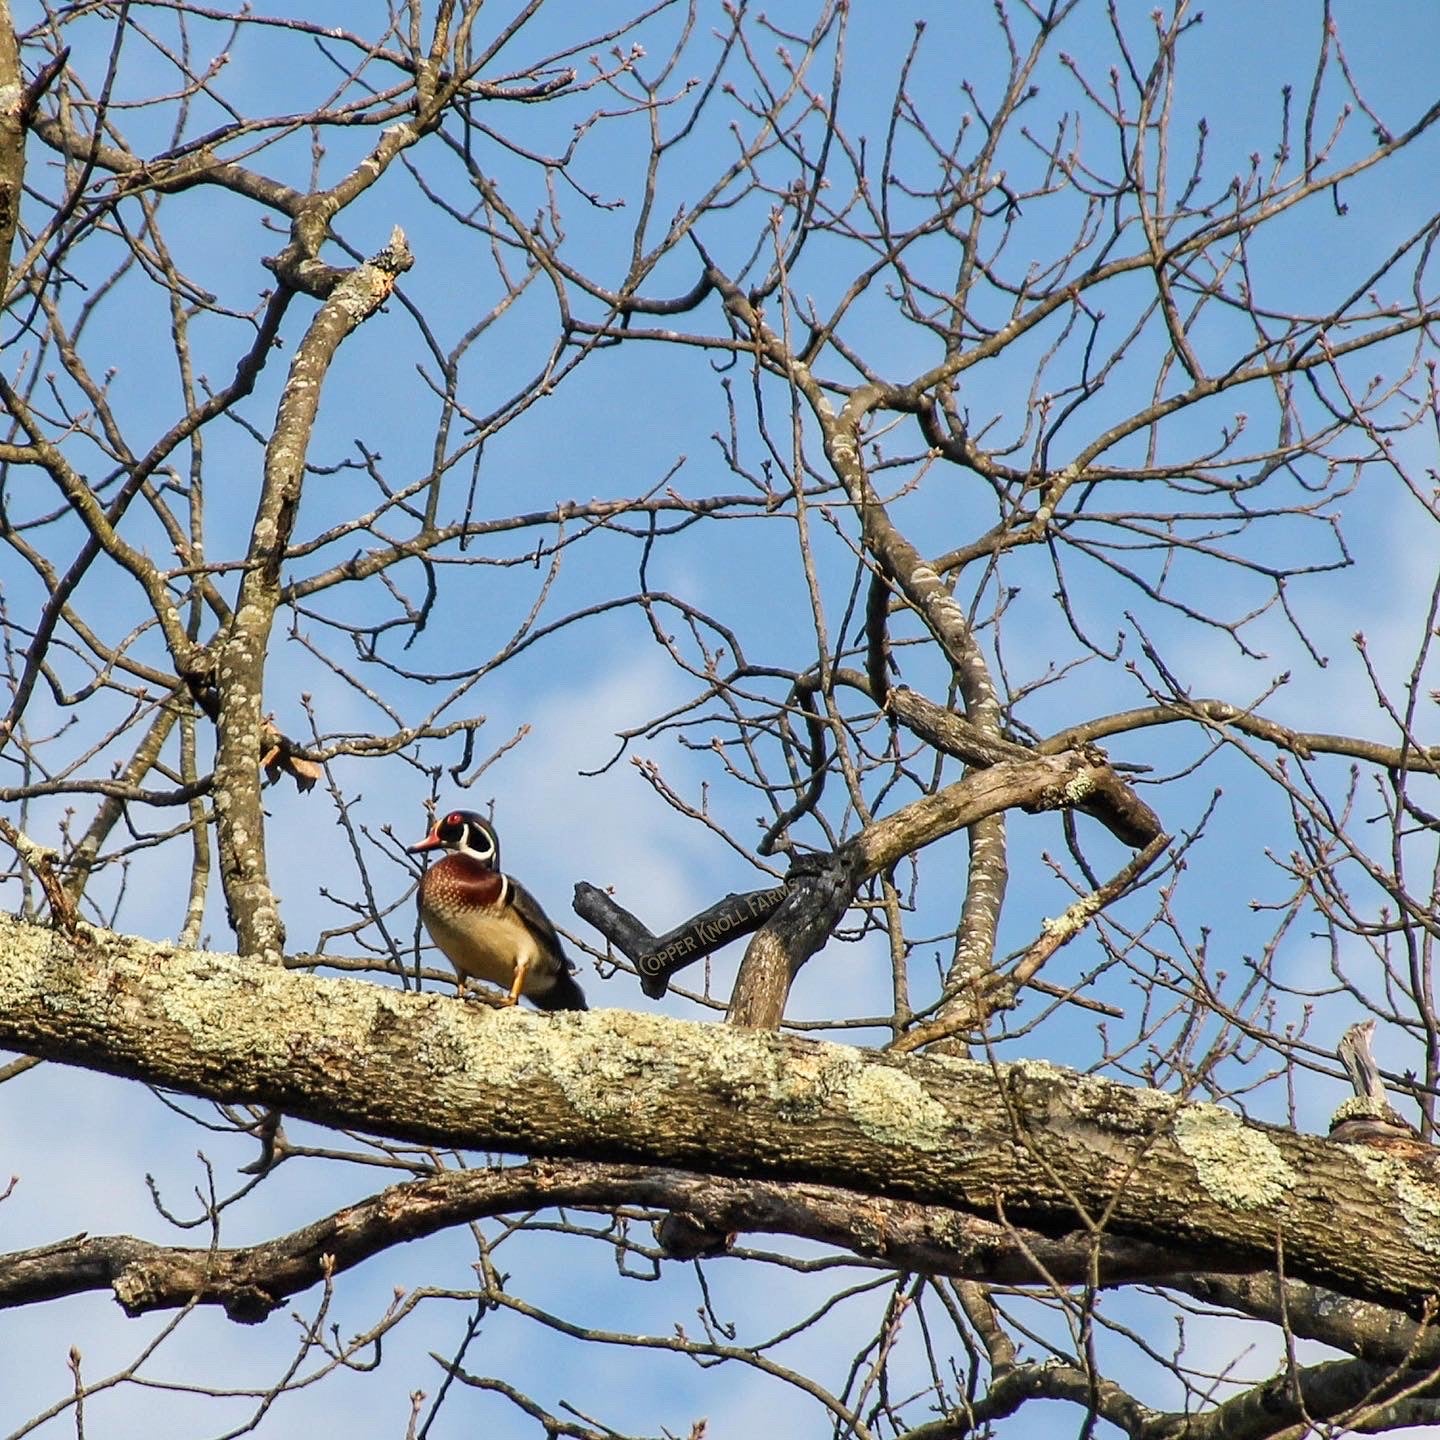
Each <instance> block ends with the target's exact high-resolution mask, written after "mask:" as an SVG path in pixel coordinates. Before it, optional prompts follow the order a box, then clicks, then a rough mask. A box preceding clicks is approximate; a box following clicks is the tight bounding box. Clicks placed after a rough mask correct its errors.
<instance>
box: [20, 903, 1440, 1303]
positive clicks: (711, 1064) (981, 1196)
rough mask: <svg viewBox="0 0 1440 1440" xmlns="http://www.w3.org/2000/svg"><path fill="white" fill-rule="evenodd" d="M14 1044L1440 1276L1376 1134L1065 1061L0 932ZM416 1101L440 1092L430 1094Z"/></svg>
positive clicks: (302, 1104)
mask: <svg viewBox="0 0 1440 1440" xmlns="http://www.w3.org/2000/svg"><path fill="white" fill-rule="evenodd" d="M0 950H3V953H4V955H5V964H4V965H3V966H0V1043H3V1044H5V1045H7V1046H10V1047H13V1048H16V1049H19V1050H22V1051H24V1052H25V1053H28V1054H34V1055H41V1056H45V1057H47V1058H52V1059H56V1060H63V1061H68V1062H70V1063H74V1064H80V1065H84V1066H87V1067H89V1068H93V1069H97V1070H103V1071H106V1072H109V1073H112V1074H116V1075H122V1076H128V1077H131V1078H136V1079H143V1080H146V1081H148V1082H150V1083H152V1084H158V1085H163V1086H168V1087H171V1088H173V1089H177V1090H180V1091H184V1092H186V1093H190V1094H196V1095H203V1096H207V1097H209V1098H211V1099H215V1100H219V1101H229V1102H263V1103H265V1104H267V1105H272V1106H275V1107H277V1108H279V1109H282V1110H284V1112H285V1113H287V1114H293V1115H296V1116H299V1117H302V1118H306V1119H310V1120H313V1121H316V1122H317V1123H320V1124H328V1125H338V1126H344V1127H348V1128H355V1129H361V1130H370V1131H375V1132H378V1133H382V1134H385V1135H390V1136H393V1137H395V1138H398V1139H404V1140H412V1141H420V1142H423V1143H427V1144H436V1145H442V1146H455V1147H459V1148H465V1149H473V1150H504V1151H512V1152H518V1153H523V1154H526V1155H531V1156H537V1157H567V1156H568V1157H575V1158H578V1159H588V1160H597V1161H605V1162H631V1163H638V1164H646V1165H659V1166H664V1167H673V1168H679V1169H684V1170H689V1171H698V1172H703V1173H708V1174H716V1175H725V1176H732V1177H742V1178H755V1179H761V1180H775V1181H787V1180H793V1181H804V1182H809V1183H819V1184H825V1185H841V1186H843V1187H845V1188H846V1189H849V1190H852V1191H856V1192H858V1193H861V1194H875V1195H879V1196H883V1197H887V1198H893V1199H899V1200H912V1201H919V1202H921V1203H926V1204H941V1205H945V1206H948V1207H951V1208H953V1209H957V1210H961V1211H964V1212H966V1213H970V1214H977V1215H981V1216H984V1217H988V1218H991V1219H998V1218H1002V1217H1001V1216H997V1213H996V1197H997V1196H1002V1197H1004V1200H1003V1212H1004V1216H1003V1218H1009V1219H1012V1220H1014V1221H1015V1222H1017V1223H1020V1224H1023V1225H1025V1226H1027V1227H1030V1228H1033V1229H1035V1230H1038V1231H1040V1232H1041V1233H1045V1234H1063V1233H1069V1232H1070V1231H1073V1230H1074V1229H1076V1228H1077V1224H1085V1223H1098V1222H1099V1221H1100V1218H1101V1217H1102V1216H1103V1217H1105V1226H1106V1228H1108V1229H1111V1230H1113V1231H1114V1233H1115V1234H1117V1235H1118V1236H1121V1237H1127V1238H1133V1239H1139V1240H1144V1241H1146V1242H1148V1243H1152V1244H1157V1245H1164V1244H1171V1245H1175V1246H1179V1247H1184V1248H1185V1249H1186V1250H1190V1251H1193V1250H1194V1249H1195V1248H1196V1247H1199V1248H1200V1249H1201V1250H1202V1251H1203V1252H1205V1253H1207V1254H1208V1253H1213V1254H1214V1255H1215V1257H1216V1261H1217V1268H1226V1267H1229V1268H1232V1269H1253V1270H1257V1271H1263V1270H1266V1269H1268V1268H1270V1267H1271V1266H1272V1265H1273V1263H1274V1256H1275V1252H1276V1246H1277V1244H1278V1245H1281V1246H1283V1250H1284V1256H1285V1267H1286V1273H1287V1274H1288V1275H1292V1276H1295V1277H1297V1278H1300V1279H1304V1280H1307V1281H1310V1282H1312V1283H1315V1284H1321V1285H1324V1286H1326V1287H1327V1288H1329V1289H1332V1290H1336V1291H1338V1292H1340V1293H1342V1294H1347V1295H1352V1296H1356V1297H1359V1298H1363V1299H1370V1300H1375V1301H1379V1302H1381V1303H1383V1304H1386V1305H1391V1306H1398V1307H1402V1308H1403V1307H1419V1306H1420V1305H1421V1304H1423V1303H1424V1301H1425V1298H1426V1297H1427V1296H1428V1295H1429V1294H1430V1293H1431V1292H1432V1291H1434V1290H1436V1289H1437V1288H1440V1261H1437V1259H1436V1256H1437V1254H1440V1187H1437V1185H1436V1184H1435V1182H1434V1178H1433V1176H1432V1175H1431V1174H1430V1173H1429V1172H1428V1170H1426V1169H1424V1168H1423V1167H1414V1166H1411V1165H1408V1164H1407V1163H1406V1162H1403V1161H1398V1160H1395V1159H1392V1158H1390V1157H1387V1156H1385V1155H1382V1154H1377V1153H1375V1152H1373V1151H1369V1150H1366V1149H1365V1148H1364V1147H1355V1146H1344V1145H1334V1144H1331V1143H1329V1142H1327V1141H1323V1140H1319V1139H1316V1138H1313V1137H1308V1136H1301V1135H1295V1134H1293V1133H1291V1132H1289V1131H1285V1130H1279V1129H1276V1128H1274V1127H1269V1126H1260V1125H1254V1124H1246V1123H1243V1122H1242V1121H1241V1120H1240V1119H1239V1117H1238V1116H1236V1115H1234V1114H1233V1113H1231V1112H1229V1111H1226V1110H1223V1109H1219V1108H1217V1107H1215V1106H1211V1105H1196V1104H1182V1103H1180V1102H1178V1101H1177V1100H1176V1099H1175V1097H1173V1096H1171V1095H1168V1094H1164V1093H1161V1092H1157V1091H1147V1090H1137V1089H1131V1088H1128V1087H1126V1086H1123V1085H1119V1084H1115V1083H1113V1082H1109V1081H1102V1080H1096V1079H1087V1078H1084V1077H1081V1076H1079V1075H1076V1074H1074V1073H1071V1072H1068V1071H1065V1070H1061V1069H1059V1068H1057V1067H1055V1066H1051V1065H1047V1064H1039V1063H1034V1062H1020V1063H1016V1064H1011V1065H1001V1066H996V1067H992V1066H990V1065H987V1064H982V1063H980V1062H971V1061H960V1060H954V1059H948V1058H945V1059H921V1058H915V1057H889V1056H879V1055H875V1054H870V1053H866V1052H862V1051H859V1050H856V1049H853V1048H848V1047H843V1046H838V1045H832V1044H823V1043H819V1042H812V1041H803V1040H798V1039H794V1038H790V1037H786V1036H782V1035H778V1034H775V1033H773V1032H750V1031H745V1030H742V1029H739V1028H737V1027H735V1026H711V1025H696V1024H691V1023H685V1022H681V1021H677V1020H670V1019H665V1018H662V1017H659V1016H653V1015H641V1014H635V1013H632V1012H628V1011H623V1010H610V1011H598V1012H592V1013H591V1014H588V1015H563V1016H542V1015H536V1014H531V1013H528V1012H523V1011H520V1010H518V1009H514V1010H508V1009H507V1010H501V1011H495V1010H490V1009H484V1010H480V1009H478V1008H477V1007H474V1006H470V1005H467V1004H465V1003H464V1002H463V1001H460V1000H455V999H451V998H449V997H442V996H438V995H413V994H405V993H402V992H399V991H397V990H394V989H390V988H387V987H383V986H379V985H371V984H366V983H363V982H356V981H349V980H326V979H314V978H312V977H309V976H305V975H301V974H296V973H292V972H289V971H286V970H284V969H283V968H281V967H279V966H270V965H263V964H256V963H254V962H251V961H246V960H242V959H238V958H235V957H232V956H226V955H220V954H215V953H210V952H201V951H182V950H177V949H170V948H167V947H165V946H161V945H157V944H155V943H154V942H150V941H143V940H133V939H127V938H123V937H116V936H112V935H109V934H107V933H104V932H96V933H95V934H94V935H93V936H91V937H90V939H89V942H88V943H85V944H81V943H79V942H77V941H75V940H73V939H70V938H69V937H66V936H64V935H61V934H59V933H57V932H54V931H51V930H48V929H45V928H42V927H39V926H32V925H26V924H24V923H23V922H20V921H16V920H12V919H9V918H5V919H0ZM416 1096H423V1097H424V1103H423V1104H419V1105H417V1103H416Z"/></svg>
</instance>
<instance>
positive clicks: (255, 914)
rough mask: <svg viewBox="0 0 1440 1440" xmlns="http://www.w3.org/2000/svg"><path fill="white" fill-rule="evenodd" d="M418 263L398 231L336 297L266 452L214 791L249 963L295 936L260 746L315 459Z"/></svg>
mask: <svg viewBox="0 0 1440 1440" xmlns="http://www.w3.org/2000/svg"><path fill="white" fill-rule="evenodd" d="M413 263H414V261H413V258H412V257H411V254H410V250H409V247H408V246H407V245H406V243H405V236H404V235H403V233H402V232H401V231H399V230H398V229H397V230H396V231H395V232H394V234H393V235H392V236H391V239H390V243H389V245H388V246H386V248H385V249H383V250H382V251H380V253H379V254H378V255H376V256H375V257H374V259H372V260H371V261H369V262H368V263H367V264H364V265H360V266H357V267H356V268H355V270H353V271H352V272H351V273H350V274H349V275H348V276H347V277H346V278H345V279H344V280H343V281H342V282H341V283H340V284H339V285H337V286H336V287H335V289H334V290H333V291H332V292H331V294H330V296H329V298H328V299H327V300H326V301H325V303H324V304H323V305H321V307H320V309H319V310H318V311H317V312H316V314H315V318H314V319H313V320H312V321H311V322H310V328H309V330H308V331H307V332H306V334H305V338H304V339H303V340H302V341H301V342H300V346H299V348H298V349H297V351H296V353H295V359H294V361H293V362H292V363H291V366H290V374H289V377H288V379H287V380H286V383H285V389H284V391H283V393H282V395H281V398H280V409H279V414H278V415H277V416H276V420H275V429H274V432H273V434H272V435H271V437H270V442H269V444H268V445H267V446H266V448H265V477H264V482H263V484H262V486H261V491H260V501H259V504H258V506H257V507H256V511H255V519H254V523H253V526H252V528H251V540H250V548H249V553H248V555H247V556H246V562H245V572H244V576H243V578H242V579H241V582H240V593H239V597H238V600H237V603H236V606H235V613H234V616H233V618H232V621H231V624H230V626H229V627H228V629H227V631H226V633H225V635H224V638H223V639H222V640H221V642H220V643H219V645H218V647H217V658H216V670H215V676H216V684H217V689H218V702H219V707H218V713H217V715H216V751H215V779H214V789H215V816H216V822H217V823H216V830H217V840H218V849H219V856H220V877H221V880H222V882H223V884H224V888H225V902H226V905H227V906H228V908H229V911H230V917H231V923H232V924H233V925H234V927H235V935H236V939H237V941H238V944H239V949H240V952H241V954H244V955H256V956H260V957H262V958H264V959H266V960H269V961H271V962H272V963H275V964H279V963H280V962H281V961H282V960H283V958H284V951H285V928H284V926H283V925H282V924H281V921H280V912H279V908H278V906H277V905H276V903H275V896H274V893H273V891H272V890H271V888H270V882H269V876H268V874H267V870H266V864H265V824H264V814H263V810H262V807H261V803H260V737H261V729H262V715H263V710H264V698H265V696H264V690H265V660H266V656H267V654H268V651H269V646H270V632H271V629H272V628H273V626H274V623H275V611H276V607H277V606H278V604H279V598H280V562H281V559H282V558H283V556H284V554H285V550H286V546H287V545H288V544H289V541H290V535H291V532H292V531H293V529H294V526H295V519H296V515H297V514H298V511H299V508H300V492H301V489H302V487H303V485H304V481H305V455H306V451H307V449H308V447H309V444H310V434H311V430H312V428H313V426H314V423H315V416H316V413H317V412H318V410H319V406H320V391H321V386H322V385H323V383H324V380H325V375H326V372H327V371H328V370H329V368H330V363H331V361H332V360H333V359H334V358H335V354H336V352H337V351H338V349H339V348H340V345H341V343H342V342H343V341H344V340H345V338H346V336H348V335H349V334H350V333H351V332H352V331H353V330H355V328H356V327H357V326H359V325H361V324H363V323H364V322H365V321H366V320H367V319H368V318H369V317H370V316H371V315H373V314H374V313H375V311H377V310H378V309H379V308H380V306H381V305H383V304H384V303H385V301H386V299H387V298H388V297H389V295H390V292H391V291H392V290H393V289H394V288H395V281H396V278H397V277H398V276H399V275H401V274H403V273H404V272H405V271H406V270H408V269H409V268H410V266H411V265H412V264H413Z"/></svg>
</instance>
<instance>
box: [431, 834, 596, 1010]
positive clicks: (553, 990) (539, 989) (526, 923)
mask: <svg viewBox="0 0 1440 1440" xmlns="http://www.w3.org/2000/svg"><path fill="white" fill-rule="evenodd" d="M426 850H444V851H446V852H447V853H446V855H445V857H444V859H442V860H440V861H438V862H437V863H436V864H434V865H432V866H430V868H429V869H428V870H426V872H425V874H424V876H423V877H422V878H421V881H420V918H421V920H422V921H424V923H425V929H426V930H427V931H428V932H429V934H430V938H431V939H432V940H433V941H434V942H435V943H436V945H438V946H439V947H440V949H441V950H442V951H443V952H444V953H445V956H446V958H447V959H448V960H449V961H450V963H451V964H452V965H453V966H454V967H455V969H456V972H457V974H458V976H459V977H460V983H461V985H462V986H463V984H464V977H465V976H467V975H473V976H476V977H477V978H479V979H481V980H489V981H490V982H491V983H492V984H494V985H500V986H503V987H504V988H505V989H506V990H508V991H509V997H510V998H509V1000H508V1002H507V1003H508V1004H511V1005H513V1004H515V1002H516V1001H517V1000H518V999H519V998H520V997H521V996H522V995H523V996H524V997H525V998H526V999H527V1000H529V1001H530V1002H531V1003H532V1004H533V1005H535V1006H537V1007H538V1008H539V1009H541V1010H585V1009H587V1008H588V1007H587V1006H586V1004H585V996H584V994H583V993H582V992H581V989H580V987H579V985H577V984H576V983H575V978H574V974H573V971H574V966H572V965H571V963H570V961H569V960H568V959H567V958H566V956H565V951H564V950H563V949H562V948H561V945H560V937H559V936H558V935H557V934H556V933H555V927H554V926H553V925H552V924H551V923H550V919H549V917H548V916H547V915H546V914H545V912H544V911H543V910H542V909H541V908H540V902H539V901H538V900H536V898H535V897H534V896H533V895H532V894H531V893H530V892H529V891H528V890H527V889H526V888H525V887H524V886H523V885H521V884H520V883H519V882H518V881H516V880H512V879H511V878H510V877H509V876H508V875H506V874H504V873H503V872H502V871H501V869H500V839H499V836H497V835H496V833H495V830H494V828H493V827H492V826H491V825H490V824H489V822H488V821H486V820H484V819H482V818H481V817H480V816H479V815H477V814H475V812H474V811H472V810H452V811H451V812H450V813H449V814H448V815H446V816H445V817H444V818H443V819H440V820H437V821H436V822H435V823H434V825H432V826H431V827H430V833H429V834H428V835H427V836H426V837H425V838H424V839H423V840H422V841H420V843H419V844H418V845H411V846H410V847H409V852H410V853H411V854H412V855H413V854H418V853H420V852H422V851H426Z"/></svg>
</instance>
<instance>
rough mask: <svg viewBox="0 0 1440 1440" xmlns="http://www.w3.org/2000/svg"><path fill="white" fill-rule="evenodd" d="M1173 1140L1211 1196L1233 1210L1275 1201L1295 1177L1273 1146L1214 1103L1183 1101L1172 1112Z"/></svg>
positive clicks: (1264, 1204)
mask: <svg viewBox="0 0 1440 1440" xmlns="http://www.w3.org/2000/svg"><path fill="white" fill-rule="evenodd" d="M1174 1135H1175V1143H1176V1144H1177V1145H1179V1147H1180V1149H1181V1150H1182V1151H1183V1152H1184V1153H1185V1154H1186V1155H1187V1156H1188V1157H1189V1158H1190V1161H1191V1163H1192V1164H1193V1165H1194V1166H1195V1177H1196V1179H1197V1180H1199V1182H1200V1184H1201V1186H1202V1187H1203V1188H1204V1190H1205V1193H1206V1194H1207V1195H1209V1196H1210V1198H1211V1199H1212V1200H1217V1201H1218V1202H1219V1203H1220V1204H1222V1205H1226V1206H1228V1207H1229V1208H1230V1209H1232V1210H1258V1209H1262V1208H1263V1207H1265V1206H1267V1205H1274V1204H1276V1203H1277V1202H1278V1201H1279V1200H1280V1199H1281V1198H1282V1197H1283V1196H1284V1194H1285V1192H1286V1191H1287V1190H1288V1189H1290V1188H1291V1186H1293V1185H1294V1184H1295V1182H1296V1179H1297V1177H1296V1174H1295V1172H1294V1171H1293V1170H1292V1169H1291V1168H1290V1166H1289V1165H1287V1164H1286V1163H1285V1158H1284V1156H1283V1155H1281V1153H1280V1151H1279V1150H1277V1149H1276V1148H1275V1145H1274V1144H1273V1143H1272V1142H1271V1141H1270V1140H1269V1139H1268V1138H1267V1137H1266V1136H1265V1135H1263V1134H1261V1133H1260V1132H1259V1131H1258V1130H1252V1129H1250V1128H1249V1127H1247V1126H1246V1125H1244V1124H1242V1123H1241V1121H1240V1118H1239V1116H1237V1115H1232V1114H1231V1113H1230V1112H1229V1111H1228V1110H1221V1109H1220V1108H1219V1106H1216V1105H1187V1106H1186V1107H1185V1108H1184V1109H1183V1110H1181V1111H1180V1112H1179V1113H1178V1114H1177V1115H1176V1116H1175V1125H1174Z"/></svg>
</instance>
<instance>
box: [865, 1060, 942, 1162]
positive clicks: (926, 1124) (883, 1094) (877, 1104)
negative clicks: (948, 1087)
mask: <svg viewBox="0 0 1440 1440" xmlns="http://www.w3.org/2000/svg"><path fill="white" fill-rule="evenodd" d="M843 1094H844V1097H845V1105H846V1108H847V1109H848V1110H849V1112H850V1116H851V1118H852V1119H853V1120H854V1121H855V1123H856V1125H858V1126H859V1127H860V1129H861V1130H862V1131H864V1133H865V1134H866V1135H868V1136H869V1137H870V1138H871V1139H872V1140H875V1141H878V1142H879V1143H881V1144H885V1145H900V1146H905V1147H906V1148H909V1149H913V1150H938V1149H939V1148H940V1146H941V1145H942V1144H943V1143H944V1142H945V1140H946V1137H947V1135H948V1133H949V1128H950V1115H949V1112H948V1111H947V1110H946V1109H945V1107H944V1106H943V1105H941V1104H939V1103H938V1102H936V1101H934V1100H932V1099H931V1098H930V1097H929V1095H927V1094H926V1093H925V1090H924V1087H923V1086H921V1084H920V1083H919V1082H918V1081H917V1080H915V1079H914V1078H913V1077H912V1076H910V1075H907V1074H906V1073H905V1072H904V1071H903V1070H895V1069H891V1068H890V1067H889V1066H888V1065H874V1064H872V1065H864V1066H859V1067H856V1068H855V1069H854V1070H853V1071H852V1072H851V1074H850V1075H848V1076H847V1077H846V1078H845V1082H844V1090H843Z"/></svg>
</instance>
